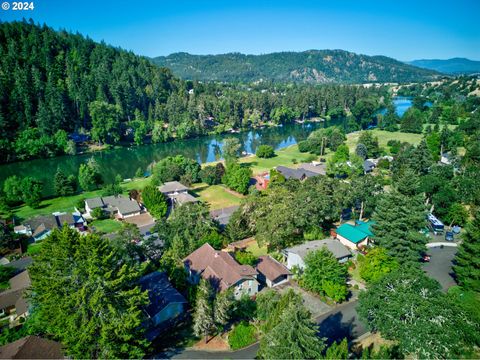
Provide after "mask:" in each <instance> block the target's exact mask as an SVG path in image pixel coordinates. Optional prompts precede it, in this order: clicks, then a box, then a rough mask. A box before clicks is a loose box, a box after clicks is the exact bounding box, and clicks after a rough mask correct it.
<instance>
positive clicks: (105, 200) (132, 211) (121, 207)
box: [85, 195, 142, 219]
mask: <svg viewBox="0 0 480 360" xmlns="http://www.w3.org/2000/svg"><path fill="white" fill-rule="evenodd" d="M98 208H100V209H102V210H103V211H105V212H106V213H109V214H112V215H115V216H117V217H119V218H120V219H124V218H127V217H130V216H136V215H140V213H141V212H142V208H141V207H140V204H139V203H138V202H137V201H136V200H135V199H130V198H129V197H127V196H124V195H111V196H105V197H96V198H91V199H86V200H85V211H86V213H87V215H88V216H89V217H92V214H91V213H92V211H93V210H95V209H98Z"/></svg>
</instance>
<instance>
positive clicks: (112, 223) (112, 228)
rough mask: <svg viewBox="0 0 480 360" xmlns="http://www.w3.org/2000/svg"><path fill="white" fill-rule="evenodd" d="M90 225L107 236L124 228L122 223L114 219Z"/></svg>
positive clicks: (93, 222)
mask: <svg viewBox="0 0 480 360" xmlns="http://www.w3.org/2000/svg"><path fill="white" fill-rule="evenodd" d="M88 225H89V226H90V227H92V226H94V227H95V229H96V231H98V232H103V233H106V234H109V233H114V232H117V231H118V230H120V229H121V228H122V223H121V222H120V221H117V220H113V219H103V220H94V221H92V222H90V223H88Z"/></svg>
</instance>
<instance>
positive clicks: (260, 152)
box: [256, 145, 275, 159]
mask: <svg viewBox="0 0 480 360" xmlns="http://www.w3.org/2000/svg"><path fill="white" fill-rule="evenodd" d="M256 155H257V157H259V158H265V159H267V158H271V157H274V156H275V151H274V150H273V147H271V146H270V145H260V146H259V147H258V149H257V153H256Z"/></svg>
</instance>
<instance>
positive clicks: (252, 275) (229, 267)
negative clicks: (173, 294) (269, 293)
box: [183, 243, 258, 299]
mask: <svg viewBox="0 0 480 360" xmlns="http://www.w3.org/2000/svg"><path fill="white" fill-rule="evenodd" d="M183 264H184V265H185V269H186V271H187V273H188V275H189V277H188V279H189V282H190V283H192V284H198V283H199V281H200V278H203V279H205V280H207V281H209V282H210V283H211V284H212V286H213V287H214V288H215V289H216V290H217V291H220V292H221V291H225V290H227V289H232V290H233V295H234V297H235V298H236V299H240V298H241V296H242V295H244V294H246V295H249V296H253V295H255V294H256V293H257V292H258V281H257V275H258V273H257V271H256V270H255V269H254V268H253V267H251V266H249V265H240V264H239V263H238V262H237V261H236V260H235V259H234V258H233V257H232V256H231V255H230V254H229V253H227V252H225V251H218V250H215V249H214V248H213V247H211V246H210V245H209V244H208V243H207V244H204V245H203V246H201V247H200V248H198V249H197V250H195V251H194V252H193V253H191V254H190V255H188V256H187V257H186V258H185V259H184V260H183Z"/></svg>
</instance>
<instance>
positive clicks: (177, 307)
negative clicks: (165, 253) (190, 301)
mask: <svg viewBox="0 0 480 360" xmlns="http://www.w3.org/2000/svg"><path fill="white" fill-rule="evenodd" d="M140 286H141V287H142V290H143V291H148V299H149V303H148V305H147V306H146V307H145V312H146V314H147V317H148V322H149V324H147V334H150V335H152V336H150V337H151V338H154V337H156V336H157V335H158V334H159V333H160V332H162V330H165V329H167V328H168V325H169V324H172V323H173V322H174V321H175V320H176V319H177V318H179V317H180V316H181V315H182V314H183V313H184V312H185V306H186V304H187V300H185V298H184V297H183V295H182V294H180V293H179V292H178V291H177V290H176V289H175V288H174V287H173V286H172V284H171V283H170V281H168V277H167V275H166V274H165V273H162V272H159V271H155V272H152V273H150V274H148V275H145V276H143V277H142V278H141V279H140ZM152 328H157V330H160V331H156V330H155V329H152ZM158 328H160V329H158ZM147 337H148V336H147Z"/></svg>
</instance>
